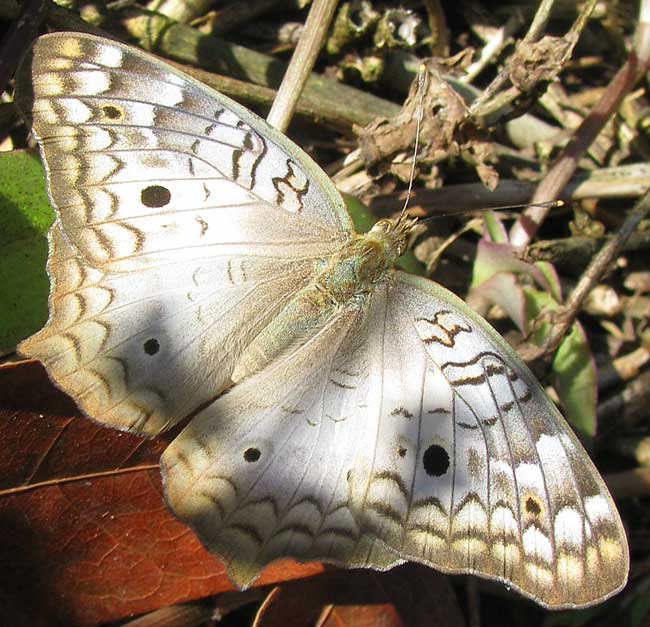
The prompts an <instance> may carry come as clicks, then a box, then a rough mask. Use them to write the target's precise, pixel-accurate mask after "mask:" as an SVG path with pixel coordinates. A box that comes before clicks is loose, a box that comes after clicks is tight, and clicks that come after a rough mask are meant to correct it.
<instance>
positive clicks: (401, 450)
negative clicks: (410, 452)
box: [397, 446, 406, 457]
mask: <svg viewBox="0 0 650 627" xmlns="http://www.w3.org/2000/svg"><path fill="white" fill-rule="evenodd" d="M397 454H398V455H399V456H400V457H406V448H404V447H403V446H400V447H399V448H398V449H397Z"/></svg>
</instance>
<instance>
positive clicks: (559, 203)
mask: <svg viewBox="0 0 650 627" xmlns="http://www.w3.org/2000/svg"><path fill="white" fill-rule="evenodd" d="M564 205H566V202H564V201H563V200H547V201H542V202H533V203H530V202H522V203H517V204H515V205H501V206H499V207H480V208H476V209H463V210H462V211H450V212H449V213H437V214H436V215H435V216H429V217H428V218H424V219H421V220H419V223H420V224H422V223H423V222H429V221H430V220H438V219H439V218H449V217H453V216H462V215H463V214H465V213H474V212H476V211H504V210H507V209H526V208H528V207H548V208H549V209H557V208H558V207H564Z"/></svg>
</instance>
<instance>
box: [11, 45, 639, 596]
mask: <svg viewBox="0 0 650 627" xmlns="http://www.w3.org/2000/svg"><path fill="white" fill-rule="evenodd" d="M17 102H18V103H19V105H20V107H21V108H22V110H23V111H24V113H25V115H26V117H27V118H28V119H29V121H30V122H31V125H32V128H33V132H34V135H35V136H36V138H37V140H38V143H39V145H40V150H41V155H42V158H43V161H44V163H45V166H46V173H47V182H48V189H49V193H50V198H51V200H52V204H53V205H54V206H55V208H56V221H55V223H54V224H53V226H52V228H51V231H50V233H49V260H48V272H49V276H50V283H51V293H50V299H49V308H50V316H49V319H48V322H47V324H46V326H45V327H44V328H43V329H42V330H41V331H39V332H38V333H36V334H35V335H33V336H32V337H30V338H28V339H27V340H26V341H24V342H23V343H22V344H21V345H20V346H19V351H20V352H21V353H22V354H23V355H25V356H29V357H32V358H36V359H39V360H40V361H41V362H42V363H43V364H44V365H45V367H46V368H47V371H48V373H49V375H50V377H51V378H52V380H53V381H54V382H55V383H56V384H57V385H58V386H59V387H61V388H62V389H63V390H64V391H66V392H67V393H68V394H69V395H70V396H71V397H72V398H73V399H74V400H75V401H76V402H77V404H78V405H79V407H80V408H81V409H82V410H83V412H84V413H85V414H86V415H87V416H89V417H90V418H92V419H94V420H96V421H99V422H101V423H105V424H106V425H108V426H111V427H114V428H117V429H121V430H124V431H129V432H132V433H137V434H142V435H145V436H154V435H156V434H159V433H161V432H162V431H164V430H166V429H170V428H171V427H174V426H175V425H178V424H179V423H181V422H183V421H184V420H185V419H186V418H188V417H189V416H191V419H190V420H189V422H188V424H187V426H186V427H185V428H184V430H183V431H182V432H181V433H180V435H178V437H176V439H175V440H174V441H173V443H172V444H171V445H170V446H169V447H168V448H167V450H166V451H165V453H164V454H163V456H162V459H161V467H162V473H163V479H164V487H165V496H166V499H167V501H168V503H169V506H170V507H171V509H172V510H173V512H174V513H175V514H176V516H178V517H179V518H180V519H181V520H183V521H185V522H186V523H187V524H188V525H190V526H191V527H192V528H193V530H194V531H195V532H196V533H197V534H198V536H199V538H200V539H201V540H202V542H203V543H204V544H205V545H206V547H208V549H210V550H211V551H213V552H214V553H216V554H217V555H219V556H220V557H221V559H223V560H224V562H225V563H226V565H227V567H228V572H229V575H230V577H231V578H232V579H233V581H234V582H235V583H236V584H237V585H238V586H240V587H246V586H248V585H250V584H251V582H252V581H253V580H254V579H255V578H256V577H257V576H258V574H259V573H260V571H261V570H262V569H263V568H264V567H265V565H267V564H269V563H270V562H273V561H274V560H277V559H279V558H284V557H292V558H295V559H297V560H300V561H308V560H313V559H318V560H325V561H328V562H333V563H337V564H341V565H345V566H349V567H350V566H364V567H370V568H374V569H378V570H383V569H387V568H390V567H392V566H394V565H396V564H399V563H402V562H403V561H406V560H412V561H417V562H421V563H424V564H428V565H430V566H433V567H435V568H437V569H439V570H441V571H444V572H447V573H473V574H476V575H480V576H483V577H487V578H490V579H494V580H497V581H500V582H504V583H505V584H507V585H508V586H511V587H512V588H514V589H516V590H518V591H519V592H521V593H522V594H524V595H526V596H527V597H530V598H531V599H534V600H535V601H537V602H538V603H539V604H541V605H543V606H546V607H550V608H560V607H580V606H586V605H590V604H593V603H596V602H599V601H602V600H604V599H605V598H607V597H609V596H611V595H612V594H614V593H616V592H617V591H619V590H620V589H621V588H622V587H623V585H624V584H625V582H626V578H627V572H628V565H629V557H628V548H627V541H626V537H625V532H624V529H623V526H622V523H621V520H620V518H619V515H618V512H617V510H616V507H615V505H614V503H613V501H612V498H611V496H610V494H609V493H608V491H607V488H606V487H605V484H604V483H603V481H602V479H601V477H600V476H599V474H598V472H597V470H596V469H595V467H594V466H593V464H592V462H591V461H590V459H589V457H588V456H587V454H586V453H585V451H584V450H583V448H582V447H581V445H580V444H579V442H578V440H577V439H576V437H575V436H574V434H573V432H572V431H571V429H570V428H569V427H568V425H567V424H566V422H565V421H564V419H563V418H562V416H561V414H560V413H559V412H558V410H557V409H556V407H555V406H554V405H553V403H552V402H551V401H550V400H549V399H548V397H547V396H546V394H545V393H544V391H543V390H542V388H541V387H540V385H539V383H538V382H537V380H536V379H535V378H534V376H533V375H532V374H531V373H530V372H529V370H528V369H527V368H526V366H525V365H524V364H523V363H522V362H521V361H520V360H519V358H518V357H517V356H516V354H515V353H514V351H513V350H512V349H511V348H510V347H509V345H508V344H507V343H506V342H505V341H504V340H503V338H502V337H501V336H500V335H499V334H498V333H497V332H496V331H495V330H494V329H493V328H492V327H491V326H490V325H489V324H488V323H486V322H485V321H484V320H483V319H482V318H481V317H480V316H479V315H477V314H476V313H475V312H473V311H472V310H471V309H470V308H469V307H467V306H466V305H465V304H464V303H463V302H462V301H461V300H460V299H459V298H457V297H456V296H454V295H453V294H451V293H450V292H449V291H447V290H446V289H444V288H443V287H441V286H440V285H438V284H436V283H434V282H432V281H430V280H427V279H424V278H421V277H417V276H413V275H410V274H407V273H404V272H401V271H399V270H396V269H394V267H393V266H394V264H395V262H396V261H397V259H398V258H399V257H400V255H401V254H402V253H403V252H404V251H405V250H406V248H407V241H408V237H409V233H410V232H411V230H412V227H413V221H412V220H409V219H405V218H403V217H402V218H400V219H397V220H381V221H379V222H377V224H375V226H374V227H373V228H372V229H371V230H370V231H369V232H368V233H366V234H357V233H355V231H354V228H353V225H352V222H351V219H350V216H349V215H348V212H347V210H346V208H345V205H344V202H343V200H342V198H341V196H340V194H339V193H338V192H337V190H336V189H335V187H334V185H333V183H332V182H331V181H330V179H329V178H328V177H327V176H326V175H325V174H324V173H323V172H322V170H321V169H320V168H319V167H318V166H317V165H316V164H315V163H314V162H313V161H312V159H311V158H310V157H309V156H307V155H306V154H305V153H304V152H303V151H302V150H301V149H300V148H299V147H297V146H296V145H295V144H294V143H292V142H291V141H290V140H289V139H287V138H286V137H285V136H284V135H282V134H281V133H279V132H278V131H276V130H275V129H273V128H272V127H270V126H269V125H268V124H267V123H266V122H265V121H263V120H262V119H260V118H258V117H257V116H256V115H254V114H253V113H251V112H250V111H248V110H247V109H246V108H244V107H242V106H241V105H239V104H237V103H236V102H234V101H232V100H231V99H229V98H227V97H226V96H224V95H222V94H220V93H218V92H216V91H213V90H211V89H209V88H207V87H205V86H204V85H202V84H201V83H199V82H197V81H195V80H193V79H192V78H189V77H187V76H185V75H184V74H182V73H180V72H178V71H177V70H175V69H173V68H171V67H170V66H168V65H166V64H165V63H162V62H160V61H158V60H157V59H155V58H153V57H152V56H149V55H147V54H145V53H143V52H141V51H138V50H135V49H133V48H130V47H128V46H125V45H122V44H120V43H116V42H114V41H109V40H106V39H102V38H98V37H95V36H90V35H85V34H79V33H56V34H51V35H46V36H43V37H41V38H40V39H38V40H37V41H36V43H35V45H34V48H33V50H32V52H31V54H30V55H29V57H28V58H27V59H26V60H25V61H24V62H23V64H22V67H21V69H20V71H19V74H18V77H17Z"/></svg>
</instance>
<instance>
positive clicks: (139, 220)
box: [17, 33, 352, 434]
mask: <svg viewBox="0 0 650 627" xmlns="http://www.w3.org/2000/svg"><path fill="white" fill-rule="evenodd" d="M17 82H18V92H19V96H18V101H19V103H20V105H21V108H22V110H23V111H24V112H25V114H26V115H27V117H28V118H30V119H31V121H32V127H33V130H34V134H35V135H36V137H37V139H38V141H39V145H40V148H41V153H42V156H43V160H44V162H45V164H46V173H47V179H48V188H49V192H50V197H51V200H52V203H53V205H54V206H55V208H56V209H57V219H56V223H55V225H54V226H53V229H52V232H51V234H50V257H49V262H48V268H49V274H50V277H51V294H50V312H51V313H50V318H49V321H48V324H47V326H46V327H45V328H44V329H43V330H42V331H40V332H39V333H37V334H36V335H35V336H33V337H31V338H29V339H28V340H27V341H26V342H24V343H23V344H21V346H20V347H19V350H20V351H21V352H22V353H23V354H24V355H27V356H31V357H34V358H37V359H40V360H41V361H42V362H43V363H44V364H45V365H46V367H47V369H48V371H49V373H50V375H51V376H52V378H53V379H54V380H55V381H56V382H57V384H58V385H60V386H61V387H62V388H63V389H64V390H66V391H67V392H68V393H70V394H71V395H72V396H73V397H74V398H75V400H77V402H78V403H79V404H80V406H81V407H82V409H83V410H84V411H85V412H86V413H87V414H88V415H90V416H92V417H93V418H95V419H98V420H101V421H103V422H107V423H109V424H112V425H113V426H117V427H119V428H122V429H127V430H130V431H136V432H143V433H152V434H153V433H157V432H159V431H160V430H162V429H164V428H167V427H169V426H170V425H172V424H174V423H175V422H177V421H178V420H181V419H182V418H184V417H185V416H186V415H187V414H188V413H190V412H191V411H192V410H194V409H196V408H197V407H198V406H200V405H201V404H203V403H205V402H207V401H209V400H211V399H212V398H214V397H215V396H216V395H217V394H218V393H219V392H220V391H221V390H222V389H223V387H224V386H226V385H228V383H229V381H230V373H231V371H232V366H233V364H234V362H235V360H236V358H237V356H238V355H239V354H240V353H241V351H242V349H243V347H245V346H246V344H247V343H248V342H249V341H250V340H251V339H252V337H254V336H255V335H256V334H257V332H259V330H260V329H261V328H262V327H263V326H264V325H265V324H266V323H267V322H268V321H269V320H270V319H271V318H272V317H273V316H274V315H275V314H276V313H277V311H278V309H279V308H280V307H281V306H282V304H283V303H285V302H286V301H287V300H288V299H289V298H290V297H291V295H292V294H293V292H295V291H296V290H297V289H300V287H302V286H303V285H304V284H305V283H306V282H308V280H309V279H310V277H311V276H312V275H313V274H314V272H315V268H316V266H317V265H318V264H319V263H320V260H322V259H323V258H327V257H328V256H329V255H331V254H332V252H333V251H334V250H336V249H337V248H338V247H339V246H340V245H341V243H342V242H344V241H345V240H346V239H348V238H349V237H350V235H351V232H352V225H351V223H350V219H349V216H348V214H347V212H346V210H345V207H344V204H343V201H342V199H341V197H340V195H339V194H338V192H336V190H335V188H334V186H333V184H332V183H331V182H330V181H329V179H328V178H327V177H326V176H325V174H324V173H323V172H322V171H321V170H320V169H319V168H318V166H316V165H315V164H314V163H313V161H312V160H311V159H310V158H309V157H308V156H307V155H306V154H305V153H303V152H302V151H301V150H300V149H299V148H298V147H297V146H295V145H294V144H293V143H292V142H290V141H289V140H288V139H286V138H285V137H284V136H283V135H282V134H280V133H278V132H277V131H275V130H274V129H272V128H271V127H270V126H269V125H268V124H266V123H265V122H264V121H263V120H261V119H259V118H257V116H255V115H254V114H252V113H250V112H249V111H247V110H246V109H244V108H243V107H241V106H239V105H238V104H236V103H235V102H233V101H232V100H230V99H228V98H226V97H225V96H223V95H221V94H219V93H217V92H215V91H212V90H210V89H208V88H207V87H205V86H203V85H201V84H200V83H198V82H196V81H194V80H192V79H191V78H189V77H187V76H184V75H182V74H180V73H178V72H176V71H175V70H173V69H172V68H170V67H169V66H167V65H165V64H163V63H161V62H158V61H157V60H155V59H154V58H153V57H151V56H149V55H146V54H143V53H141V52H138V51H136V50H134V49H132V48H129V47H127V46H123V45H121V44H118V43H115V42H111V41H108V40H105V39H100V38H96V37H93V36H90V35H83V34H79V33H57V34H53V35H47V36H44V37H42V38H40V39H39V40H38V41H37V42H36V44H35V46H34V50H33V53H32V55H31V56H30V57H29V58H28V59H26V60H25V62H24V63H23V65H22V68H21V71H20V73H19V76H18V79H17Z"/></svg>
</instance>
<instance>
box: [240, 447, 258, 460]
mask: <svg viewBox="0 0 650 627" xmlns="http://www.w3.org/2000/svg"><path fill="white" fill-rule="evenodd" d="M261 454H262V453H260V449H258V448H255V447H251V448H247V449H246V450H245V451H244V459H245V460H246V461H247V462H249V463H251V462H256V461H257V460H258V459H259V458H260V455H261Z"/></svg>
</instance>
